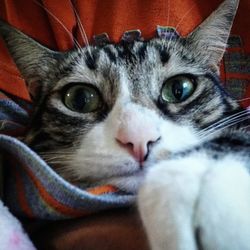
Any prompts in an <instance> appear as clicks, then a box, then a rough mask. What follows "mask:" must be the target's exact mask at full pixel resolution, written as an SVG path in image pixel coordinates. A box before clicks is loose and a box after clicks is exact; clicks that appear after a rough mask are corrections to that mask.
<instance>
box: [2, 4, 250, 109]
mask: <svg viewBox="0 0 250 250" xmlns="http://www.w3.org/2000/svg"><path fill="white" fill-rule="evenodd" d="M220 2H221V0H210V1H207V0H168V1H167V0H157V1H151V0H145V1H139V0H123V1H117V0H93V1H87V0H61V1H60V3H59V2H58V1H53V0H40V1H39V0H34V1H33V0H22V1H9V0H0V18H3V19H4V20H7V21H8V22H9V23H11V24H12V25H14V26H15V27H17V28H18V29H21V30H22V31H23V32H24V33H26V34H28V35H30V36H32V37H33V38H35V39H36V40H38V41H39V42H41V43H42V44H44V45H47V46H48V47H50V48H52V49H55V50H67V49H70V48H72V46H73V43H72V40H71V37H70V35H69V34H68V33H67V32H66V31H65V29H64V28H63V27H62V25H61V24H60V23H59V22H58V20H60V22H61V23H63V25H64V26H65V28H66V29H68V31H69V32H70V33H74V34H76V37H77V39H78V41H79V42H80V44H83V41H82V40H83V39H82V37H81V32H80V29H79V27H78V25H77V18H76V14H75V13H74V10H73V8H72V4H73V5H74V7H75V10H76V12H77V13H78V14H79V16H80V19H81V22H82V24H83V27H84V29H85V31H86V34H87V37H88V39H89V41H90V42H91V40H92V37H93V35H96V34H100V33H103V32H106V33H108V34H109V37H110V38H111V40H112V41H115V42H117V41H119V40H120V38H121V36H122V34H123V32H124V31H126V30H131V29H137V28H138V29H140V30H141V31H142V35H143V37H145V38H151V37H154V36H155V28H156V25H162V26H174V27H177V30H178V31H179V32H180V34H181V35H186V34H188V33H189V32H190V31H192V30H193V29H194V28H195V27H196V26H197V25H198V24H199V23H201V22H202V20H204V19H205V18H206V17H207V16H208V15H209V14H210V13H211V12H212V11H213V10H214V9H215V8H216V7H217V6H218V5H219V4H220ZM42 6H44V7H42ZM45 8H46V9H47V11H45ZM49 13H52V15H54V16H55V17H52V15H51V14H49ZM249 13H250V1H249V0H241V3H240V7H239V11H238V14H237V17H236V20H235V23H234V27H233V30H232V33H233V34H235V35H239V36H240V37H241V38H242V40H243V48H241V52H242V53H245V54H246V55H248V54H249V53H250V32H249V28H250V18H249V17H248V16H249ZM248 67H249V66H248ZM222 77H223V79H225V78H226V79H228V78H230V77H237V78H239V79H244V80H246V81H247V83H248V84H247V92H246V94H245V97H247V96H250V84H249V82H250V74H249V73H244V74H237V75H236V76H235V75H230V74H229V75H227V74H226V75H225V72H224V70H223V67H222ZM0 89H2V90H4V91H6V92H8V93H11V94H13V95H16V96H19V97H21V98H23V99H26V100H29V95H28V92H27V90H26V88H25V84H24V80H23V79H22V78H21V77H20V74H19V72H18V70H17V68H16V67H15V65H14V63H13V61H12V59H11V58H10V56H9V55H8V52H7V50H6V49H5V48H4V45H3V42H2V41H0ZM244 104H245V105H247V104H250V103H249V102H248V103H244Z"/></svg>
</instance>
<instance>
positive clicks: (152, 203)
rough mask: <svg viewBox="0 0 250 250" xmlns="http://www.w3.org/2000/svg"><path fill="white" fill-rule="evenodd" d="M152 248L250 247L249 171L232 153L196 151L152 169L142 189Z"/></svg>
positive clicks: (141, 207) (140, 201) (141, 201)
mask: <svg viewBox="0 0 250 250" xmlns="http://www.w3.org/2000/svg"><path fill="white" fill-rule="evenodd" d="M138 205H139V210H140V214H141V217H142V220H143V223H144V226H145V229H146V232H147V235H148V238H149V241H150V244H151V247H152V249H153V250H163V249H167V250H196V249H199V248H198V246H197V240H196V232H197V229H199V230H198V232H199V239H200V241H201V245H202V249H203V250H215V249H216V250H231V249H232V250H238V249H239V250H246V249H250V175H249V173H248V172H247V171H246V169H245V168H244V167H243V164H242V163H240V162H238V161H236V160H234V159H233V158H231V157H228V158H225V159H224V160H222V161H215V160H211V159H209V157H208V156H206V155H204V154H196V155H192V156H190V157H186V158H183V159H180V160H172V161H165V162H162V163H160V164H158V165H157V166H155V167H153V168H152V169H151V170H150V171H149V173H148V175H147V177H146V180H145V182H144V185H143V186H142V188H141V189H140V191H139V195H138Z"/></svg>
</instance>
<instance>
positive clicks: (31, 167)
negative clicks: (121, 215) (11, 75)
mask: <svg viewBox="0 0 250 250" xmlns="http://www.w3.org/2000/svg"><path fill="white" fill-rule="evenodd" d="M30 108H31V107H30V105H28V103H26V102H24V101H22V100H18V99H16V98H14V97H12V98H9V97H8V96H7V95H5V94H4V93H0V153H2V154H3V156H4V158H5V160H4V164H3V166H2V168H3V170H4V177H5V178H4V190H3V191H4V192H3V200H4V203H5V204H6V206H7V207H8V208H9V210H8V209H7V208H6V207H5V206H4V205H3V203H2V202H1V201H0V221H1V223H0V232H1V234H0V249H5V250H8V249H10V250H13V249H27V250H28V249H34V247H33V246H32V244H31V242H29V240H28V238H27V236H26V235H25V234H24V232H23V231H22V229H21V226H20V224H19V223H18V221H17V219H15V217H14V216H13V214H14V215H15V216H22V217H23V216H25V217H29V218H39V219H51V220H58V219H67V218H75V217H79V216H84V215H88V214H90V213H95V212H98V211H101V210H105V209H110V208H117V207H125V206H129V205H130V204H131V203H133V202H134V199H135V197H134V196H133V195H129V194H127V195H126V194H122V195H121V194H119V192H118V190H116V188H115V187H112V186H109V185H107V186H101V187H95V188H91V189H87V190H83V189H81V188H79V187H77V186H74V185H72V184H70V183H68V182H67V181H65V180H64V179H63V178H61V177H60V176H59V175H57V173H56V172H54V171H53V169H52V168H50V167H49V166H48V165H47V164H46V162H44V161H43V160H42V159H41V158H40V157H39V156H38V155H37V154H36V153H35V152H34V151H32V150H31V149H30V148H29V147H27V146H26V145H25V144H24V143H22V142H21V140H19V139H18V138H21V136H22V135H23V133H25V128H26V126H27V123H28V120H29V110H30ZM14 136H15V137H14ZM3 235H4V236H3ZM13 244H14V245H15V244H16V248H15V247H14V246H13ZM2 246H6V247H4V248H2ZM22 247H23V248H22Z"/></svg>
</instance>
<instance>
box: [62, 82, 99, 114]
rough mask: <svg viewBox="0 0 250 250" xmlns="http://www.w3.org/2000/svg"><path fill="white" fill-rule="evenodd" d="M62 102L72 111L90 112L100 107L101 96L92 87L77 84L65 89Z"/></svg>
mask: <svg viewBox="0 0 250 250" xmlns="http://www.w3.org/2000/svg"><path fill="white" fill-rule="evenodd" d="M64 104H65V106H66V107H67V108H69V109H70V110H72V111H76V112H79V113H90V112H94V111H96V110H97V109H98V108H99V107H100V105H101V98H100V95H99V93H98V91H97V90H96V89H95V88H94V87H92V86H90V85H84V84H77V85H74V86H72V87H70V88H68V89H67V90H66V92H65V94H64Z"/></svg>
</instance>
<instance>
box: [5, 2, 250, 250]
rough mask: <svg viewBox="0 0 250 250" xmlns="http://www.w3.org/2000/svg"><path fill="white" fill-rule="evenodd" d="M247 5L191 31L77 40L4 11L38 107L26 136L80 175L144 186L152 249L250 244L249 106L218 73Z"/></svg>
mask: <svg viewBox="0 0 250 250" xmlns="http://www.w3.org/2000/svg"><path fill="white" fill-rule="evenodd" d="M237 6H238V0H225V1H224V2H223V3H222V4H221V5H220V6H219V8H218V9H217V10H216V11H215V12H213V13H212V14H211V15H210V16H209V17H208V18H207V19H206V20H205V21H204V22H203V23H202V24H201V25H200V26H199V27H197V28H196V29H195V30H194V31H193V32H192V33H191V34H189V35H188V36H187V37H185V38H181V37H180V38H172V37H170V39H168V40H166V39H161V38H154V39H151V40H149V41H133V42H125V41H123V42H121V43H119V44H105V45H102V46H86V47H84V48H78V49H75V50H72V51H68V52H55V51H52V50H50V49H48V48H46V47H44V46H42V45H40V44H38V43H37V42H36V41H34V40H33V39H31V38H29V37H28V36H26V35H24V34H23V33H22V32H20V31H18V30H16V29H14V28H13V27H11V26H9V25H7V24H5V23H3V22H1V23H0V34H1V35H2V37H3V39H4V41H5V42H6V46H7V47H8V49H9V51H10V54H11V55H12V57H13V59H14V61H15V63H16V64H17V66H18V68H19V70H20V71H21V73H22V75H23V76H24V78H25V80H26V82H27V86H28V89H29V91H30V94H31V96H32V98H33V100H34V103H35V107H36V108H35V112H34V117H33V121H32V123H31V127H30V130H29V132H28V134H27V136H26V137H25V139H24V141H25V143H27V144H28V145H29V146H30V147H31V148H33V149H34V150H35V151H36V152H38V153H39V154H40V155H41V156H42V157H43V158H44V159H45V160H46V161H47V162H48V163H49V164H50V165H51V166H53V167H54V168H55V170H56V171H57V172H58V173H59V174H60V175H62V176H63V177H64V178H65V179H67V180H69V181H71V182H76V181H81V182H83V183H85V186H87V187H89V186H95V185H101V184H112V185H114V186H116V187H118V188H119V189H120V190H122V191H123V192H126V193H137V192H138V190H139V195H138V204H139V211H140V214H141V217H142V220H143V223H144V226H145V230H146V232H147V234H148V238H149V241H150V244H151V247H152V249H153V250H162V249H169V250H177V249H178V250H185V249H187V250H194V249H205V250H215V249H216V250H230V249H232V250H237V249H239V250H245V249H250V175H249V169H250V165H249V162H250V156H249V149H250V133H249V132H248V130H247V126H248V124H249V111H248V110H244V109H242V108H240V106H239V105H238V103H237V102H236V101H235V100H233V99H232V98H231V97H230V96H229V95H228V94H227V93H226V92H225V91H224V90H223V89H222V87H221V84H220V81H219V64H220V61H221V59H222V56H223V54H224V51H225V48H226V43H227V39H228V37H229V34H230V29H231V26H232V23H233V19H234V16H235V13H236V10H237ZM141 184H142V185H141Z"/></svg>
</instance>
